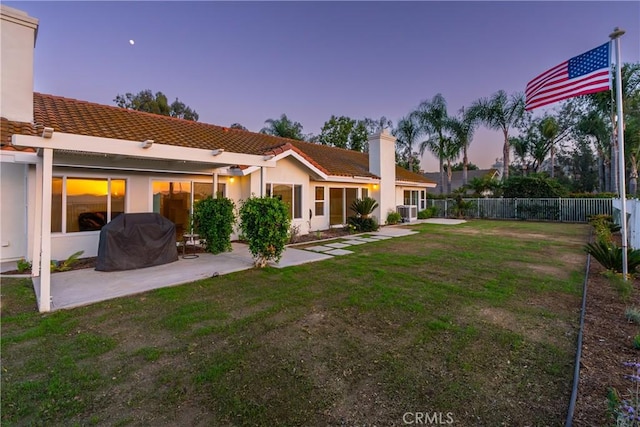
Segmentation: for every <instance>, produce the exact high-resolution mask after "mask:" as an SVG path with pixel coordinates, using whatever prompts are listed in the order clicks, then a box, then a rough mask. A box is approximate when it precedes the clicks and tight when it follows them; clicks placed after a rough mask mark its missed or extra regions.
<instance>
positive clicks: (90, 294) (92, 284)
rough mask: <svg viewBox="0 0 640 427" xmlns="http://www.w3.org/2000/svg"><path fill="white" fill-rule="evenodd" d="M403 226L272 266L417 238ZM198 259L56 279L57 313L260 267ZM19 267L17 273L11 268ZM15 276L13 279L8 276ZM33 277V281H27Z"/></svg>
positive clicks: (244, 254)
mask: <svg viewBox="0 0 640 427" xmlns="http://www.w3.org/2000/svg"><path fill="white" fill-rule="evenodd" d="M417 233H418V232H417V231H413V230H410V229H407V228H403V227H397V226H391V227H383V228H382V229H380V231H377V232H372V233H366V234H367V235H368V236H369V237H362V235H353V236H345V237H343V238H336V239H332V241H331V242H326V243H322V244H319V245H318V246H315V247H308V248H306V250H303V249H296V248H293V247H287V248H286V249H285V251H284V254H283V256H282V259H281V260H280V262H279V263H277V264H276V263H270V264H269V265H270V266H272V267H275V268H284V267H290V266H293V265H300V264H305V263H308V262H316V261H321V260H326V259H330V258H332V257H333V256H340V255H348V254H352V253H353V251H350V250H348V249H345V248H348V247H351V246H355V245H361V244H365V243H370V242H377V241H380V240H385V239H391V238H394V237H402V236H409V235H412V234H417ZM198 255H199V256H198V257H197V258H189V259H184V258H182V257H179V258H178V261H176V262H172V263H170V264H164V265H159V266H155V267H148V268H141V269H137V270H126V271H109V272H105V271H96V270H92V269H81V270H73V271H68V272H64V273H55V274H52V275H51V310H60V309H64V308H73V307H79V306H83V305H88V304H93V303H96V302H100V301H106V300H110V299H113V298H118V297H123V296H127V295H135V294H138V293H142V292H147V291H150V290H152V289H158V288H164V287H168V286H176V285H181V284H184V283H190V282H194V281H196V280H201V279H206V278H209V277H216V276H220V275H223V274H229V273H234V272H236V271H241V270H248V269H251V268H253V266H254V262H253V257H252V256H251V253H250V252H249V247H248V246H247V245H245V244H241V243H232V251H231V252H225V253H222V254H218V255H213V254H209V253H200V254H198ZM2 267H3V270H4V268H5V267H6V268H7V270H4V271H8V270H10V269H15V262H14V263H8V265H7V266H5V265H3V266H2ZM10 267H13V268H10ZM2 277H9V276H6V275H4V276H2ZM24 277H29V276H24ZM33 285H34V290H35V292H36V295H37V294H38V292H39V289H40V283H39V278H38V277H36V278H33Z"/></svg>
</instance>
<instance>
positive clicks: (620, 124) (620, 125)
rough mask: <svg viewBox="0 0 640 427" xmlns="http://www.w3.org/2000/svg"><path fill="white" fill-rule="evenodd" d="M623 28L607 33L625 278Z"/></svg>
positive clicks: (623, 273)
mask: <svg viewBox="0 0 640 427" xmlns="http://www.w3.org/2000/svg"><path fill="white" fill-rule="evenodd" d="M624 33H625V31H624V30H621V29H620V28H618V27H616V28H615V29H614V30H613V33H611V34H609V38H611V40H612V42H613V43H614V45H615V50H616V105H617V111H618V113H617V115H618V120H617V125H616V129H617V132H618V159H619V160H618V170H619V173H620V202H621V209H620V216H621V218H620V223H621V224H620V233H621V234H622V276H623V277H624V280H627V273H628V266H627V191H626V184H625V162H624V116H623V112H622V61H621V60H620V37H621V36H622V35H623V34H624Z"/></svg>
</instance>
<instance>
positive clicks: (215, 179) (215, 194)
mask: <svg viewBox="0 0 640 427" xmlns="http://www.w3.org/2000/svg"><path fill="white" fill-rule="evenodd" d="M213 198H214V199H217V198H218V173H217V172H214V173H213Z"/></svg>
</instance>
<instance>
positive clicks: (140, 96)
mask: <svg viewBox="0 0 640 427" xmlns="http://www.w3.org/2000/svg"><path fill="white" fill-rule="evenodd" d="M113 101H114V102H115V103H116V105H117V106H118V107H121V108H126V109H128V110H137V111H144V112H146V113H152V114H160V115H162V116H171V117H177V118H180V119H185V120H192V121H194V122H197V121H198V118H199V116H198V113H197V112H196V111H195V110H192V109H191V108H190V107H187V106H186V105H185V104H184V103H183V102H181V101H179V100H178V98H176V100H175V101H173V102H172V103H171V104H169V102H168V101H167V96H166V95H165V94H164V93H162V92H156V94H155V95H154V94H153V92H151V90H150V89H146V90H142V91H140V92H138V93H137V94H135V95H134V94H132V93H129V92H127V93H126V94H124V95H120V94H118V95H117V96H116V97H115V99H114V100H113Z"/></svg>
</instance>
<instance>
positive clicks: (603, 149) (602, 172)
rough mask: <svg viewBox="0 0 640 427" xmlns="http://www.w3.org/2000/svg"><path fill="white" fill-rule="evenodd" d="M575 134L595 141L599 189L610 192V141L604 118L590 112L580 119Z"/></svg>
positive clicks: (595, 111) (594, 111)
mask: <svg viewBox="0 0 640 427" xmlns="http://www.w3.org/2000/svg"><path fill="white" fill-rule="evenodd" d="M576 132H577V133H578V135H579V136H586V137H589V138H592V139H593V140H595V144H594V145H595V148H596V152H597V154H598V178H599V179H598V181H599V187H600V190H602V191H611V145H610V144H611V140H610V139H609V129H608V127H607V123H606V121H605V118H604V117H603V115H602V114H601V113H600V112H599V111H597V110H591V111H590V112H589V113H587V114H586V115H583V116H582V117H581V118H580V120H579V121H578V123H577V124H576Z"/></svg>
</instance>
